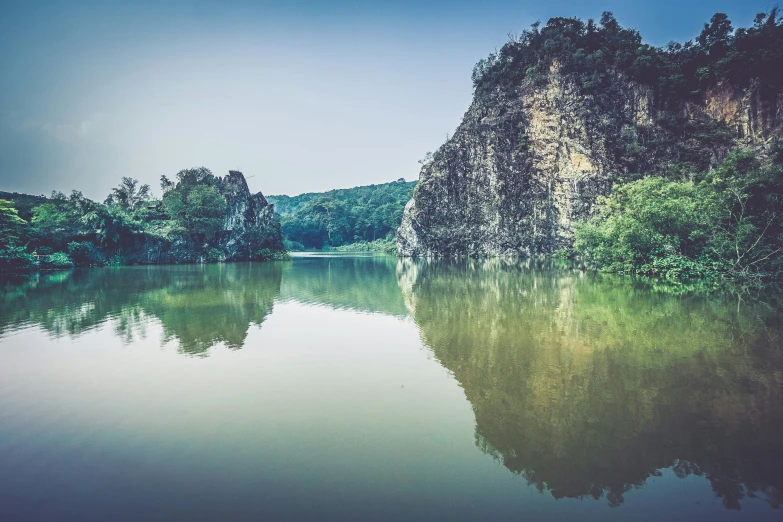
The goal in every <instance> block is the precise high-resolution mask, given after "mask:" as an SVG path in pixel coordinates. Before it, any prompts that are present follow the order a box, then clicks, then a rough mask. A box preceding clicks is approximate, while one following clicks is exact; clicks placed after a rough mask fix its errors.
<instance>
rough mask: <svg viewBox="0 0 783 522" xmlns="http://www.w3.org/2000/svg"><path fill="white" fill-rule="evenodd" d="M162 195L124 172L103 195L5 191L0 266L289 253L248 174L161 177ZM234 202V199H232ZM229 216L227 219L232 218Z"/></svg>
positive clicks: (190, 172)
mask: <svg viewBox="0 0 783 522" xmlns="http://www.w3.org/2000/svg"><path fill="white" fill-rule="evenodd" d="M161 187H162V189H163V197H162V198H161V199H154V198H153V197H152V196H151V194H150V187H149V186H148V185H140V184H139V182H138V181H137V180H135V179H131V178H127V177H126V178H123V179H122V181H121V183H120V184H119V185H118V186H117V187H116V188H115V189H113V190H112V193H111V194H110V195H109V196H108V197H107V198H106V200H105V202H104V203H98V202H95V201H92V200H90V199H88V198H86V197H84V195H83V194H82V193H81V192H79V191H76V190H75V191H73V192H72V193H71V195H70V196H66V195H65V194H63V193H61V192H54V193H52V195H51V196H50V197H48V198H45V197H42V196H29V195H25V194H15V193H2V194H0V196H2V198H3V199H0V239H2V249H0V270H9V271H25V270H32V269H35V268H37V267H40V268H67V267H70V266H73V265H77V266H94V265H106V264H116V265H124V264H153V263H189V262H205V261H206V262H214V261H230V260H252V259H259V260H261V259H273V258H277V257H280V256H281V255H284V252H285V249H284V247H283V242H282V235H281V233H280V225H279V223H277V222H276V221H274V220H273V216H272V211H271V208H269V206H268V204H267V202H266V200H264V199H263V196H261V195H260V194H257V195H254V196H251V194H250V193H249V191H248V190H247V185H246V184H245V181H244V177H242V175H241V174H240V173H230V174H229V176H227V177H226V178H218V177H215V176H214V175H213V174H212V173H211V172H210V171H209V170H208V169H205V168H199V169H186V170H182V171H180V172H179V173H178V174H177V176H176V181H174V182H173V181H170V180H168V179H167V178H166V177H165V176H164V177H163V178H162V180H161ZM230 202H233V204H230ZM229 223H230V224H231V226H230V227H227V224H229Z"/></svg>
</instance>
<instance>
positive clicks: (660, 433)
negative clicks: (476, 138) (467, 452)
mask: <svg viewBox="0 0 783 522" xmlns="http://www.w3.org/2000/svg"><path fill="white" fill-rule="evenodd" d="M398 281H399V284H400V287H401V288H402V289H403V293H404V294H405V298H406V303H407V305H408V307H409V310H410V312H411V314H412V315H413V316H414V318H415V321H416V323H417V324H418V326H419V327H420V331H421V337H422V339H423V342H424V343H425V344H426V345H427V346H429V347H430V348H431V349H432V351H433V352H434V355H435V356H436V357H437V359H438V360H439V361H440V362H441V363H442V364H443V365H444V366H445V367H446V368H447V369H449V370H450V371H451V372H453V374H454V376H455V378H456V379H457V380H458V381H459V382H460V383H461V385H462V387H463V388H464V390H465V394H466V396H467V398H468V400H469V401H470V403H471V405H472V408H473V411H474V414H475V418H476V444H477V445H478V446H479V447H480V448H481V449H482V450H483V451H485V452H486V453H488V454H490V455H492V456H494V457H495V458H497V459H498V460H499V461H500V462H502V463H503V465H504V466H506V467H507V468H508V469H509V470H511V471H512V472H514V473H516V474H519V475H521V476H523V477H525V478H526V479H527V480H528V481H529V482H530V483H532V484H535V485H536V486H537V487H538V488H539V490H541V491H543V490H548V491H550V492H551V494H552V495H553V496H554V497H556V498H562V497H576V498H582V497H586V496H591V497H593V498H595V499H599V498H601V497H604V496H605V497H606V499H607V501H608V502H609V504H610V505H612V506H617V505H619V504H621V503H622V502H623V494H624V493H625V492H627V491H629V490H630V489H632V488H636V487H641V486H642V485H643V484H644V482H645V480H646V479H647V478H648V477H650V476H655V475H657V474H659V473H660V471H659V470H661V469H663V468H669V467H671V468H672V469H673V470H674V471H675V472H676V473H677V474H678V475H679V476H682V477H684V476H686V475H689V474H697V475H703V476H705V477H706V478H708V479H709V481H710V483H711V485H712V488H713V490H714V491H715V493H716V494H717V495H718V496H720V497H721V498H722V501H723V503H724V505H725V506H726V507H727V508H730V509H739V507H740V500H741V499H742V498H744V497H746V496H761V497H763V498H765V499H766V500H767V501H768V502H769V503H770V505H771V506H773V507H779V506H780V505H781V503H782V502H783V495H782V494H781V492H783V471H781V469H780V463H781V462H783V408H781V405H783V344H782V343H783V331H782V330H783V317H781V315H780V313H779V312H778V310H779V308H777V307H775V306H769V305H763V304H758V305H755V306H748V305H744V304H741V305H740V306H739V307H738V302H737V301H736V299H732V298H726V299H725V300H724V299H720V298H711V299H703V298H683V297H674V296H669V295H665V294H661V293H654V292H651V291H649V289H647V288H643V287H640V286H637V285H635V284H633V283H632V282H630V281H629V280H627V279H619V278H606V277H601V276H599V275H592V274H583V273H581V272H578V271H569V270H563V269H560V270H558V269H548V270H535V271H534V270H530V269H529V267H527V268H526V267H525V266H520V265H506V264H504V263H503V262H501V261H485V262H471V261H468V262H461V263H457V262H454V263H449V262H429V263H427V262H414V261H408V260H403V261H400V263H399V265H398Z"/></svg>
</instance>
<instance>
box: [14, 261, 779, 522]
mask: <svg viewBox="0 0 783 522" xmlns="http://www.w3.org/2000/svg"><path fill="white" fill-rule="evenodd" d="M0 288H1V290H0V509H2V514H1V515H0V518H2V519H3V520H20V521H23V520H85V521H90V520H95V521H104V520H129V521H130V520H161V521H162V520H229V519H230V520H663V519H665V520H781V518H783V507H781V504H782V503H783V471H782V470H781V468H782V466H783V316H781V313H780V307H779V305H778V303H779V301H778V300H777V299H776V298H775V296H773V295H766V296H764V297H762V298H758V297H757V296H750V295H746V294H741V293H740V294H738V293H725V294H713V295H710V296H703V295H701V296H700V295H692V294H684V295H672V294H671V293H667V292H663V291H661V289H658V290H656V289H655V288H652V287H650V286H649V285H646V284H644V283H639V282H634V281H631V280H629V279H626V278H617V277H605V276H600V275H596V274H592V273H585V272H582V271H580V270H577V269H573V268H570V267H567V266H561V267H557V266H551V265H546V264H541V263H538V264H537V263H534V262H526V263H506V262H502V261H497V260H493V261H480V262H479V261H461V262H414V261H410V260H397V259H395V258H393V257H387V256H364V257H363V256H302V257H297V258H295V259H294V260H293V261H290V262H278V263H252V264H251V263H247V264H228V265H207V266H162V267H126V268H104V269H92V270H83V271H73V272H69V273H57V274H50V275H42V276H35V277H31V278H22V279H11V280H5V281H3V282H2V286H0Z"/></svg>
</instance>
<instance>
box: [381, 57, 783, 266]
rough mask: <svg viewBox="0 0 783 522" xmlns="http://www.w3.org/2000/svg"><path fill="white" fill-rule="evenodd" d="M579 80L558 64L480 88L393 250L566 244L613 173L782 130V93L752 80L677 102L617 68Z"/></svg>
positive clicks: (760, 141) (757, 142) (707, 162)
mask: <svg viewBox="0 0 783 522" xmlns="http://www.w3.org/2000/svg"><path fill="white" fill-rule="evenodd" d="M582 85H583V83H580V80H579V79H578V78H575V77H574V75H573V74H570V73H568V72H564V71H563V70H562V68H561V67H560V65H559V64H558V63H557V61H556V60H555V61H553V62H552V63H551V65H550V67H549V70H548V71H546V74H545V75H544V78H543V79H541V78H537V79H536V81H528V80H526V79H523V80H521V81H520V82H518V83H516V84H515V85H512V86H509V85H503V86H497V87H495V88H493V89H491V90H489V91H482V92H478V91H477V93H476V95H475V97H474V100H473V103H472V104H471V106H470V108H469V109H468V111H467V112H466V113H465V116H464V118H463V121H462V123H461V124H460V126H459V127H458V128H457V130H456V132H455V133H454V135H453V136H452V137H451V138H450V139H449V140H448V141H447V142H446V143H445V144H443V145H442V146H441V147H440V149H439V150H438V151H437V152H436V153H435V154H434V155H433V158H432V159H431V161H429V162H427V163H425V164H424V166H423V167H422V169H421V172H420V175H419V183H418V185H417V187H416V190H415V192H414V195H413V198H412V199H411V200H410V202H409V203H408V204H407V206H406V207H405V212H404V215H403V219H402V224H401V226H400V228H399V230H398V232H397V243H398V253H399V254H400V255H401V256H414V257H415V256H422V257H438V256H452V255H468V256H479V257H480V256H524V255H534V254H548V253H552V252H553V251H555V250H557V249H559V248H568V247H570V246H571V244H572V241H573V226H572V225H573V223H574V222H575V221H576V220H579V219H583V218H586V217H588V216H590V215H591V213H592V212H593V210H594V208H595V204H596V200H597V198H598V197H599V196H601V195H606V194H607V193H608V192H609V191H610V189H611V187H612V185H613V184H614V183H615V182H617V181H618V180H629V179H635V177H638V176H641V175H662V174H665V173H667V172H671V171H672V169H676V168H677V165H678V164H686V163H687V164H688V165H691V166H692V168H693V170H696V171H699V170H706V169H708V168H710V167H711V166H714V165H716V164H718V163H719V162H720V160H721V159H722V158H723V157H724V155H725V154H726V153H727V152H728V151H729V150H730V149H731V148H732V147H733V146H735V145H737V144H744V145H747V146H751V147H756V148H759V149H764V148H765V147H767V146H768V145H769V143H770V141H771V140H772V139H773V138H775V137H777V136H780V134H781V126H782V125H783V113H782V111H783V96H782V95H781V93H780V92H772V93H770V92H768V90H764V89H761V88H759V86H758V82H755V81H751V82H750V83H749V85H746V86H745V87H739V86H735V85H731V84H729V83H728V82H725V83H720V82H719V83H717V84H716V85H715V86H714V88H712V89H710V90H708V91H706V92H705V93H704V94H703V96H702V99H701V101H694V100H683V101H682V102H681V103H679V104H678V105H677V106H676V107H674V108H672V107H671V104H669V106H666V107H664V104H663V103H662V102H661V101H660V100H659V99H658V96H657V94H656V91H655V89H654V88H653V87H652V86H649V85H645V84H643V83H640V82H638V81H634V80H632V79H630V77H629V76H628V75H626V74H624V73H623V72H619V71H618V72H614V73H613V74H612V76H611V80H610V84H609V86H608V87H607V88H606V89H602V90H601V91H600V92H597V93H596V92H594V91H593V92H589V91H587V92H586V91H585V89H583V88H582ZM672 121H676V122H677V123H676V125H673V124H672V123H671V122H672Z"/></svg>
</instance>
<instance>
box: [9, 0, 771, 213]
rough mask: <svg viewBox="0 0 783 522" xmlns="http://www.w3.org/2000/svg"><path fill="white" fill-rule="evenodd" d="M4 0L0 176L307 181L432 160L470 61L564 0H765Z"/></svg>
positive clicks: (608, 5) (696, 19)
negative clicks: (204, 170)
mask: <svg viewBox="0 0 783 522" xmlns="http://www.w3.org/2000/svg"><path fill="white" fill-rule="evenodd" d="M160 3H161V2H152V1H146V0H142V1H134V2H129V1H128V2H125V1H123V2H119V1H118V2H110V1H88V0H68V1H54V2H47V1H35V0H32V1H30V0H26V1H16V0H12V1H8V0H2V1H0V49H2V52H1V53H0V190H10V191H24V192H30V193H34V194H41V193H45V194H48V193H49V192H50V191H51V190H54V189H56V190H62V191H65V192H69V191H70V190H71V189H79V190H82V191H83V192H84V193H85V195H87V196H88V197H91V198H94V199H99V200H102V199H103V198H104V197H105V196H106V194H108V192H109V190H110V188H111V187H112V186H114V185H116V184H117V182H118V181H119V179H120V177H121V176H132V177H135V178H138V179H140V180H142V181H143V182H145V183H150V184H151V185H152V186H153V188H154V191H155V192H159V191H158V179H159V178H160V176H161V174H166V175H168V176H170V177H171V176H173V175H174V174H176V172H177V171H178V170H180V169H182V168H187V167H192V166H201V165H203V166H206V167H209V168H210V169H212V171H213V172H214V173H215V174H220V175H222V174H224V173H225V172H227V171H228V170H229V169H239V170H242V171H243V172H244V173H245V174H246V175H247V176H252V177H250V178H249V179H248V183H249V185H250V188H251V190H253V191H258V190H261V191H263V192H264V193H265V194H281V193H286V194H298V193H301V192H309V191H321V190H328V189H331V188H341V187H351V186H356V185H364V184H369V183H379V182H385V181H391V180H394V179H397V178H400V177H404V178H406V179H408V180H412V179H416V178H417V176H418V168H419V165H418V163H417V162H418V160H419V159H420V158H422V157H423V156H424V155H425V154H426V152H427V151H431V150H434V149H436V148H437V147H438V146H439V145H440V144H441V143H442V142H443V141H444V139H445V136H446V134H447V133H452V132H453V131H454V129H455V128H456V126H457V125H458V124H459V121H460V119H461V118H462V115H463V113H464V112H465V110H466V109H467V107H468V105H469V104H470V100H471V95H472V92H471V88H472V86H471V81H470V73H471V69H472V67H473V65H474V64H475V62H476V61H478V60H479V59H480V58H483V57H485V56H486V55H487V54H489V53H490V52H491V51H493V50H494V49H495V48H498V47H500V46H501V45H502V44H503V43H504V42H505V41H506V40H507V35H508V34H509V33H518V32H519V31H521V30H522V29H525V28H527V27H528V26H529V25H530V24H531V23H533V22H535V21H536V20H541V21H546V20H547V19H548V18H550V17H552V16H578V17H581V18H583V19H587V18H589V17H593V18H599V17H600V16H601V12H603V11H605V10H609V11H613V12H614V14H615V16H616V17H617V19H618V20H619V21H620V23H621V24H623V25H624V26H627V27H633V28H636V29H638V30H639V31H640V32H641V34H642V37H643V38H644V39H645V41H647V42H649V43H652V44H656V45H664V44H666V43H667V42H669V41H671V40H677V41H684V40H687V39H691V38H694V37H695V36H696V35H698V33H699V32H700V31H701V28H702V26H703V24H704V22H706V21H707V20H708V19H709V18H710V16H711V15H712V14H714V13H715V12H717V11H722V12H726V13H727V14H728V15H729V17H730V18H731V19H732V21H733V22H734V25H735V26H748V25H750V24H751V23H752V20H753V17H754V15H755V14H756V13H757V12H761V11H766V10H768V9H769V8H770V7H771V6H772V5H774V4H771V3H769V2H767V1H753V0H747V1H724V0H713V1H687V2H683V1H681V0H680V1H673V0H657V1H645V2H619V1H613V0H607V1H602V2H598V1H595V0H586V1H570V0H562V1H557V0H550V1H548V2H541V1H540V0H538V1H525V0H517V1H505V0H502V1H483V2H467V1H459V0H455V1H450V2H446V1H432V2H427V1H406V0H402V1H396V2H387V3H381V2H369V1H360V0H354V1H336V2H326V1H312V0H310V1H294V2H280V1H278V2H247V1H245V2H242V1H239V2H237V1H220V2H218V1H190V0H175V1H170V2H165V3H163V4H164V5H158V4H160Z"/></svg>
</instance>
